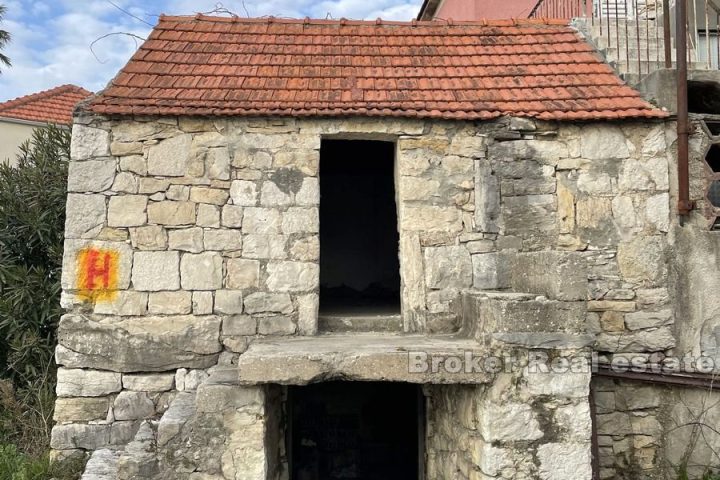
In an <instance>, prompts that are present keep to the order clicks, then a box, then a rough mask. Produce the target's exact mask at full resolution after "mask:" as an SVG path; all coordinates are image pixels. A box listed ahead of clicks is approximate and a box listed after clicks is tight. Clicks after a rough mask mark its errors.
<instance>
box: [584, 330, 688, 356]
mask: <svg viewBox="0 0 720 480" xmlns="http://www.w3.org/2000/svg"><path fill="white" fill-rule="evenodd" d="M675 345H676V340H675V336H674V335H673V333H672V330H670V328H669V327H660V328H653V329H650V330H637V331H634V332H631V333H628V332H624V333H623V334H620V335H612V334H609V333H601V334H600V335H598V338H597V344H596V347H595V349H596V350H598V351H601V352H662V351H665V350H668V349H670V348H673V347H674V346H675Z"/></svg>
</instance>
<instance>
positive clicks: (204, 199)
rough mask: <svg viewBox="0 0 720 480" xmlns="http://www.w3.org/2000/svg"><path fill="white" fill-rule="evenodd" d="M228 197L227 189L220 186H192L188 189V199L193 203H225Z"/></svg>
mask: <svg viewBox="0 0 720 480" xmlns="http://www.w3.org/2000/svg"><path fill="white" fill-rule="evenodd" d="M229 198H230V194H229V193H228V191H227V190H224V189H221V188H209V187H192V188H191V189H190V201H191V202H195V203H209V204H211V205H225V203H226V202H227V201H228V199H229Z"/></svg>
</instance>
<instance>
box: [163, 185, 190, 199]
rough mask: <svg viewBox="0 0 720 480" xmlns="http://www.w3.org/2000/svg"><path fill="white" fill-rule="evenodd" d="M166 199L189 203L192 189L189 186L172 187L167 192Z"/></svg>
mask: <svg viewBox="0 0 720 480" xmlns="http://www.w3.org/2000/svg"><path fill="white" fill-rule="evenodd" d="M165 198H167V199H168V200H175V201H178V202H187V201H188V200H189V199H190V187H189V186H188V185H170V186H169V187H168V189H167V191H166V192H165Z"/></svg>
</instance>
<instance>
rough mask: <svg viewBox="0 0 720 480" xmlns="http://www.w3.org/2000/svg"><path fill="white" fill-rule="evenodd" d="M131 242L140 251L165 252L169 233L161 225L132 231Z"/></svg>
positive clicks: (132, 229)
mask: <svg viewBox="0 0 720 480" xmlns="http://www.w3.org/2000/svg"><path fill="white" fill-rule="evenodd" d="M130 242H131V243H132V246H133V248H137V249H138V250H165V249H166V248H167V232H166V231H165V229H164V228H163V227H161V226H159V225H147V226H145V227H138V228H131V229H130Z"/></svg>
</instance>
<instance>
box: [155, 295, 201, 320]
mask: <svg viewBox="0 0 720 480" xmlns="http://www.w3.org/2000/svg"><path fill="white" fill-rule="evenodd" d="M191 301H192V294H191V293H190V292H186V291H176V292H152V293H150V296H149V300H148V312H149V313H150V314H174V315H184V314H187V313H190V312H191V311H192V306H191Z"/></svg>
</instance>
